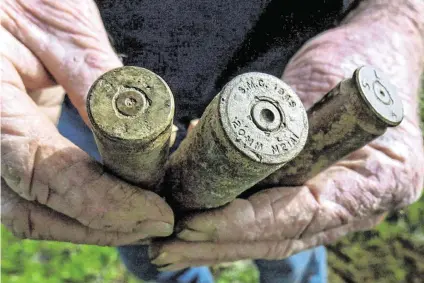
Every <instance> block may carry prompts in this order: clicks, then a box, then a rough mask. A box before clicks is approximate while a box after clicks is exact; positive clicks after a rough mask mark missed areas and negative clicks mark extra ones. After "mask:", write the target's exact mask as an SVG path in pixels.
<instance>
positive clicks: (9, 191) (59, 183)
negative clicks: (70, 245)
mask: <svg viewBox="0 0 424 283" xmlns="http://www.w3.org/2000/svg"><path fill="white" fill-rule="evenodd" d="M0 13H1V14H0V15H1V22H2V27H1V28H0V34H1V36H0V37H1V38H2V43H1V68H2V81H1V89H2V93H1V115H2V119H1V165H2V167H1V169H2V175H1V176H2V183H1V186H2V190H1V197H2V199H1V206H2V223H3V224H5V225H6V226H7V227H8V228H9V229H10V230H11V231H12V232H13V233H14V234H15V235H17V236H19V237H23V238H30V239H44V240H56V241H69V242H74V243H87V244H98V245H123V244H129V243H133V242H136V241H139V240H141V239H146V238H149V237H153V236H166V235H169V234H170V233H171V232H172V228H173V213H172V210H171V209H170V207H169V206H168V205H167V204H166V203H165V202H164V201H163V200H162V199H161V198H160V197H159V196H158V195H156V194H154V193H152V192H150V191H145V190H142V189H140V188H137V187H134V186H131V185H129V184H127V183H125V182H123V181H121V180H119V179H118V178H115V177H113V176H111V175H109V174H107V173H105V172H104V171H103V169H102V166H101V165H100V164H98V163H96V162H95V161H94V160H92V159H91V158H90V157H89V156H88V155H87V154H86V153H85V152H83V151H82V150H81V149H80V148H78V147H77V146H75V145H74V144H72V143H71V142H70V141H69V140H67V139H65V138H64V137H62V136H61V135H60V134H59V133H58V131H57V129H56V127H55V126H54V124H53V123H52V122H51V121H50V120H49V119H48V118H47V116H45V115H44V114H43V113H42V112H41V110H40V109H39V108H38V107H37V105H36V104H35V103H34V101H33V100H32V99H31V97H30V96H28V94H27V93H31V92H32V91H35V90H39V89H43V88H45V87H47V86H51V85H53V84H55V83H56V82H57V83H58V84H60V85H61V86H63V88H64V89H65V91H66V92H67V93H68V95H69V97H70V99H71V101H72V102H73V104H74V105H75V107H76V108H77V109H78V111H79V113H80V114H81V116H82V117H83V118H84V120H85V121H87V114H86V110H85V99H86V94H87V91H88V89H89V87H90V86H91V84H92V83H93V82H94V80H95V79H96V78H97V77H98V76H99V75H101V74H103V73H104V72H106V71H108V70H110V69H112V68H115V67H119V66H121V62H120V61H119V58H118V57H117V56H116V54H115V53H114V52H113V49H112V47H111V45H110V43H109V41H108V37H107V34H106V32H105V30H104V27H103V23H102V21H101V18H100V15H99V12H98V10H97V7H96V5H95V3H94V1H91V0H90V1H89V0H79V1H56V0H31V1H28V0H25V1H23V0H15V1H14V0H6V1H4V2H3V5H2V6H1V7H0Z"/></svg>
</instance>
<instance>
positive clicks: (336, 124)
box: [255, 66, 403, 188]
mask: <svg viewBox="0 0 424 283" xmlns="http://www.w3.org/2000/svg"><path fill="white" fill-rule="evenodd" d="M307 113H308V120H309V134H308V140H307V142H306V145H305V147H304V149H303V151H302V152H301V153H300V154H299V155H298V156H297V157H296V158H294V159H293V160H291V161H290V162H288V163H287V164H286V165H285V166H284V167H283V168H281V169H279V170H278V171H276V172H274V173H273V174H271V175H270V176H268V177H267V178H265V179H264V180H262V181H261V182H260V183H258V184H257V185H256V186H255V188H266V187H267V188H269V187H272V186H297V185H302V184H304V183H305V182H306V181H307V180H309V179H310V178H312V177H314V176H315V175H317V174H318V173H320V172H321V171H323V170H324V169H326V168H327V167H329V166H330V165H332V164H333V163H335V162H336V161H338V160H340V159H342V158H343V157H345V156H346V155H348V154H350V153H352V152H353V151H355V150H357V149H359V148H361V147H363V146H364V145H366V144H367V143H369V142H370V141H372V140H373V139H375V138H377V137H379V136H381V135H383V134H384V133H385V131H386V129H387V128H388V127H393V126H396V125H398V124H400V122H401V121H402V119H403V106H402V101H401V99H400V97H399V96H398V95H397V93H396V88H395V87H394V86H393V85H392V84H391V83H390V82H389V80H388V79H387V78H386V77H385V75H384V74H383V73H382V72H381V71H377V70H375V69H374V68H372V67H368V66H363V67H361V68H358V69H357V70H356V71H355V72H354V74H353V77H352V78H350V79H346V80H343V81H342V82H340V83H339V84H338V85H337V86H336V87H335V88H334V89H332V90H331V91H330V92H329V93H327V94H326V95H325V96H324V97H323V98H322V99H321V100H320V101H318V102H317V103H316V104H314V105H313V106H312V107H311V108H310V109H308V111H307Z"/></svg>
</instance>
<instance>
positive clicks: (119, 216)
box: [1, 82, 173, 236]
mask: <svg viewBox="0 0 424 283" xmlns="http://www.w3.org/2000/svg"><path fill="white" fill-rule="evenodd" d="M2 90H3V92H2V94H1V98H2V103H1V115H2V120H1V131H2V135H1V139H2V140H1V157H2V158H1V163H2V177H3V178H4V179H5V180H6V182H7V184H8V185H9V186H10V187H11V188H12V189H13V190H14V191H15V192H16V193H18V194H19V195H20V196H22V197H23V198H25V199H27V200H31V201H32V200H35V201H37V202H38V203H40V204H45V205H47V206H48V207H50V208H52V209H54V210H56V211H58V212H60V213H63V214H65V215H67V216H69V217H71V218H74V219H77V220H78V221H79V222H81V223H82V224H83V225H85V226H88V227H90V228H93V229H103V230H108V231H121V232H134V231H140V232H141V231H143V232H144V233H146V234H151V236H164V235H169V234H170V233H172V224H173V213H172V210H171V208H170V207H169V206H168V205H167V204H166V203H165V201H164V200H162V199H161V198H160V197H159V196H158V195H156V194H154V193H153V192H150V191H145V190H142V189H140V188H137V187H134V186H131V185H129V184H127V183H125V182H123V181H121V180H119V179H117V178H115V177H113V176H111V175H109V174H107V173H105V172H104V171H103V169H102V167H101V166H100V165H99V164H97V163H96V162H94V161H93V160H92V159H90V158H89V156H88V155H87V154H86V153H85V152H83V151H82V150H81V149H79V148H78V147H76V146H75V145H74V144H72V143H71V142H69V141H68V140H67V139H65V138H63V137H62V136H61V135H60V134H59V133H58V132H57V129H56V127H55V126H54V125H53V124H52V123H51V122H50V121H49V120H48V119H47V118H46V117H45V116H44V115H42V114H41V113H40V112H39V110H38V108H37V107H36V105H35V103H34V102H33V101H32V100H31V99H30V98H28V96H27V95H26V94H25V93H24V92H22V91H21V90H20V89H18V88H16V87H15V86H14V85H11V84H8V83H3V82H2Z"/></svg>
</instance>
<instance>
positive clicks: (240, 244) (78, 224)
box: [0, 0, 424, 270]
mask: <svg viewBox="0 0 424 283" xmlns="http://www.w3.org/2000/svg"><path fill="white" fill-rule="evenodd" d="M77 2H78V3H75V1H54V0H43V1H41V0H38V1H37V0H31V1H23V0H6V1H5V3H4V5H3V6H2V7H1V8H0V9H1V10H0V13H1V21H2V24H3V26H2V27H1V28H0V34H1V37H2V39H3V42H2V45H1V55H2V62H1V67H2V93H1V115H2V121H1V133H2V134H1V147H2V148H1V149H2V153H1V154H2V155H1V158H2V161H1V162H2V222H3V223H4V224H5V225H6V226H7V227H8V228H9V229H10V230H11V231H12V232H13V233H14V234H15V235H17V236H20V237H23V238H30V239H44V240H56V241H69V242H74V243H86V244H98V245H126V244H133V243H137V242H140V241H143V240H146V239H149V238H153V237H163V236H168V235H170V234H171V233H172V231H173V228H174V227H173V224H174V223H173V221H174V216H173V212H172V210H171V208H170V207H169V206H168V205H167V204H166V203H165V202H164V201H163V200H162V199H161V198H160V197H159V196H158V195H156V194H154V193H152V192H149V191H145V190H142V189H140V188H137V187H134V186H132V185H129V184H127V183H125V182H123V181H121V180H119V179H118V178H116V177H114V176H111V175H109V174H107V173H105V172H104V171H103V170H102V167H101V165H99V164H97V163H96V162H95V161H93V160H91V159H90V158H89V156H88V155H87V154H86V153H84V152H83V151H82V150H81V149H79V148H78V147H76V146H75V145H73V144H72V143H71V142H70V141H68V140H67V139H65V138H64V137H62V136H61V135H60V134H59V133H58V131H57V129H56V127H55V126H54V124H53V123H52V122H51V121H50V120H49V119H48V118H47V117H46V116H45V115H44V113H43V112H42V111H41V110H40V108H39V107H38V106H37V105H36V104H35V103H34V100H32V99H31V97H30V95H28V93H31V91H34V90H39V89H43V88H45V87H48V86H51V85H54V84H59V85H61V86H63V88H64V89H65V91H66V92H67V93H68V95H69V96H70V99H71V101H72V103H73V104H74V105H75V107H76V108H77V109H78V111H79V113H80V115H81V116H82V117H83V119H84V120H85V121H86V122H87V123H88V120H87V114H86V111H85V98H86V94H87V91H88V89H89V87H90V86H91V84H92V83H93V82H94V80H95V79H96V78H97V77H98V76H100V75H101V74H103V73H104V72H106V71H108V70H110V69H112V68H115V67H119V66H121V62H120V61H119V59H118V57H117V56H116V54H115V53H114V51H113V49H112V47H111V45H110V43H109V41H108V37H107V34H106V32H105V30H104V27H103V24H102V21H101V18H100V16H99V13H98V10H97V7H96V5H95V3H94V2H93V1H91V0H90V1H89V0H79V1H77ZM370 2H372V1H370ZM365 4H366V3H365ZM365 4H364V5H365ZM365 7H366V6H365ZM405 9H406V8H405ZM357 11H359V12H357V13H356V14H355V13H353V15H351V16H350V17H348V18H347V20H346V22H345V24H344V25H342V26H341V27H339V28H336V29H333V30H330V31H328V32H326V33H323V34H321V35H319V36H317V37H316V38H314V39H312V40H310V41H309V42H308V43H307V44H305V45H304V46H303V47H302V49H301V50H299V51H298V52H297V54H296V55H295V56H294V57H293V58H292V60H291V61H290V62H289V64H288V65H287V67H286V69H285V72H284V74H283V80H284V81H285V82H286V83H288V84H289V85H291V86H292V87H293V88H294V89H295V91H296V92H297V94H298V95H299V96H300V97H301V99H302V101H303V102H304V103H305V106H306V107H309V106H310V105H312V103H313V102H315V101H317V100H318V99H319V98H320V97H322V95H323V94H325V93H326V92H327V91H328V90H330V89H331V88H332V87H334V86H335V85H336V84H337V83H338V82H339V81H340V80H341V79H343V78H345V77H350V76H351V75H352V73H353V71H354V69H356V68H357V67H358V66H360V65H365V64H367V65H373V66H377V67H379V68H380V69H383V70H384V71H385V73H387V74H388V75H389V77H391V78H392V79H393V83H394V84H395V85H396V86H397V87H398V89H399V94H400V96H401V97H402V98H403V102H404V108H405V114H406V117H405V119H404V121H403V122H402V123H401V125H400V126H398V127H397V128H394V129H389V130H388V131H387V133H386V134H385V135H384V136H383V137H381V138H379V139H377V140H375V141H374V142H372V143H371V144H369V145H367V146H365V147H364V148H362V149H360V150H358V151H356V152H355V153H353V154H351V155H350V156H348V157H347V158H345V159H344V160H342V161H340V162H338V163H337V164H336V165H334V166H332V167H331V168H329V169H327V170H326V171H324V172H322V173H321V174H319V175H318V176H316V177H315V178H313V179H311V180H310V181H308V182H307V183H306V184H305V185H304V186H300V187H278V188H270V189H268V190H265V191H262V192H259V193H256V194H254V195H252V196H251V197H249V198H248V199H236V200H234V201H233V202H231V203H230V204H228V205H226V206H225V207H223V208H219V209H215V210H211V211H209V212H205V213H201V214H196V215H188V216H187V217H186V218H185V219H183V220H182V221H180V222H179V223H177V226H176V227H175V229H176V230H177V236H176V238H172V239H167V240H164V241H154V242H153V243H152V244H151V257H152V260H153V263H155V264H157V265H158V266H159V267H160V268H161V269H162V270H176V269H181V268H184V267H187V266H193V265H210V264H214V263H218V262H222V261H234V260H239V259H247V258H263V259H278V258H284V257H287V256H290V255H291V254H293V253H296V252H299V251H301V250H304V249H307V248H311V247H313V246H317V245H321V244H327V243H330V242H333V241H335V240H336V239H338V238H339V237H341V236H342V235H344V234H346V233H348V232H351V231H357V230H362V229H369V228H371V227H373V226H374V225H375V224H376V223H378V221H379V220H380V219H381V217H382V215H383V213H384V212H386V211H388V210H391V209H397V208H400V207H402V206H405V205H407V204H410V203H411V202H413V201H414V200H416V199H417V198H418V197H419V195H420V191H421V188H422V183H423V174H422V173H423V171H424V168H423V164H424V154H423V145H422V136H421V132H420V130H419V120H418V116H417V115H416V108H417V99H418V96H417V91H418V87H419V79H420V77H419V74H420V73H421V71H422V67H423V61H422V60H423V59H422V58H421V54H422V53H423V48H424V47H423V42H422V41H420V40H422V35H419V34H418V31H417V29H414V28H416V25H414V23H413V22H414V21H413V20H411V19H410V17H404V18H402V16H403V15H400V16H399V19H398V21H400V23H401V24H402V25H401V26H402V27H403V29H401V28H398V24H399V22H395V23H394V24H393V22H392V21H393V19H394V17H380V16H381V15H379V17H378V20H377V18H376V17H377V16H376V17H374V18H373V17H372V15H374V14H371V17H370V16H369V15H368V16H366V17H364V16H363V15H364V13H360V11H361V6H360V7H359V8H358V9H357ZM364 11H365V12H366V13H371V12H372V10H370V9H365V10H364ZM370 11H371V12H370ZM380 12H381V10H380ZM378 13H379V12H376V13H375V15H378ZM409 15H410V14H409ZM396 19H397V18H396ZM405 28H406V29H407V30H405ZM418 30H419V29H418ZM393 36H395V37H396V39H397V40H396V41H395V42H394V41H393V42H392V40H391V39H392V38H393ZM420 36H421V37H420Z"/></svg>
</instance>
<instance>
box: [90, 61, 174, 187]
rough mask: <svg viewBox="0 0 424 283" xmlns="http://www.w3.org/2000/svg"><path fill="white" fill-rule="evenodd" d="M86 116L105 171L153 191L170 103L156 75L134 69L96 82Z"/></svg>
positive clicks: (165, 152) (121, 70) (165, 150)
mask: <svg viewBox="0 0 424 283" xmlns="http://www.w3.org/2000/svg"><path fill="white" fill-rule="evenodd" d="M87 112H88V117H89V119H90V122H91V125H92V132H93V134H94V137H95V140H96V143H97V147H98V149H99V152H100V155H101V157H102V160H103V163H104V165H105V166H106V168H107V169H108V170H110V171H111V172H112V173H113V174H115V175H117V176H118V177H120V178H122V179H125V180H126V181H128V182H130V183H132V184H135V185H138V186H141V187H143V188H145V189H150V190H156V186H157V184H158V183H159V182H160V180H161V179H162V177H163V173H164V164H165V162H166V159H167V157H168V150H169V142H170V137H171V130H172V122H173V116H174V99H173V96H172V93H171V90H170V89H169V87H168V85H167V84H166V83H165V81H164V80H163V79H162V78H160V77H159V76H158V75H156V74H155V73H153V72H151V71H149V70H147V69H143V68H139V67H132V66H125V67H121V68H117V69H113V70H111V71H109V72H107V73H105V74H104V75H102V76H101V77H100V78H98V79H97V80H96V81H95V82H94V84H93V85H92V87H91V89H90V90H89V93H88V96H87Z"/></svg>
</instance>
